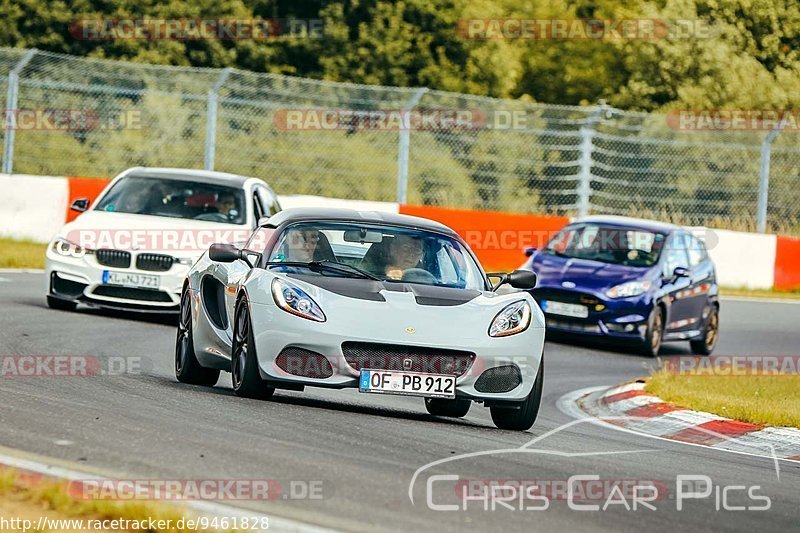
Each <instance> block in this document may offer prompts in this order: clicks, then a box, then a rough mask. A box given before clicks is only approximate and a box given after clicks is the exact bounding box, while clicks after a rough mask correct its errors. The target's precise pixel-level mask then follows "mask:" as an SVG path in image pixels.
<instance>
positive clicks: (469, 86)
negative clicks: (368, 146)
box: [0, 0, 800, 111]
mask: <svg viewBox="0 0 800 533" xmlns="http://www.w3.org/2000/svg"><path fill="white" fill-rule="evenodd" d="M142 17H153V18H179V19H180V18H213V17H217V18H228V19H230V18H241V19H252V18H280V19H281V20H288V19H292V18H298V19H322V20H323V21H324V32H323V33H324V34H323V35H322V36H321V38H306V37H303V36H298V35H285V36H281V37H277V38H272V39H267V40H247V39H244V40H227V41H226V40H186V41H165V40H133V39H131V40H124V39H123V40H99V41H92V40H81V39H76V38H74V37H73V36H72V35H71V34H70V31H69V28H70V24H71V23H73V22H74V21H76V20H79V19H126V18H142ZM474 18H481V19H487V18H525V19H575V18H598V19H605V20H618V19H658V20H663V21H668V22H669V23H671V24H672V23H674V22H675V21H678V20H681V21H684V23H687V21H689V22H691V21H699V24H701V25H702V27H704V28H706V27H708V28H712V29H713V31H712V32H711V33H710V34H708V35H701V34H699V33H695V35H694V36H686V37H683V36H670V37H666V38H659V39H652V40H648V39H633V40H622V39H618V40H580V39H578V40H575V39H567V40H553V39H536V40H514V39H505V40H504V39H487V40H478V39H465V38H464V35H463V34H461V33H459V32H458V31H457V28H458V26H459V21H464V20H467V19H474ZM0 45H4V46H16V47H28V48H30V47H36V48H39V49H42V50H49V51H54V52H63V53H69V54H74V55H81V56H90V57H104V58H113V59H122V60H129V61H136V62H146V63H158V64H169V65H191V66H201V67H225V66H236V67H239V68H242V69H247V70H253V71H257V72H273V73H283V74H291V75H298V76H307V77H313V78H318V79H325V80H331V81H349V82H355V83H364V84H379V85H396V86H424V87H430V88H432V89H440V90H445V91H452V92H465V93H469V94H476V95H485V96H494V97H501V98H509V97H511V98H523V99H525V100H529V101H538V102H547V103H556V104H592V103H595V102H596V101H598V100H599V99H605V100H607V101H608V102H609V103H610V104H611V105H614V106H616V107H618V108H621V109H634V110H646V111H652V110H660V109H665V108H671V107H703V108H712V107H743V106H747V107H770V108H785V107H788V106H797V105H798V104H799V103H800V102H798V100H800V4H798V3H797V2H795V1H793V0H777V1H776V0H635V1H629V0H547V1H543V2H542V1H533V0H524V1H520V0H402V1H389V0H343V1H341V2H322V1H320V0H303V1H292V0H223V1H219V0H197V1H194V2H184V1H183V0H167V1H163V0H120V1H118V2H107V1H105V0H74V1H71V2H65V1H63V0H0Z"/></svg>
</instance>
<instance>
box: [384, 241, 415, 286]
mask: <svg viewBox="0 0 800 533" xmlns="http://www.w3.org/2000/svg"><path fill="white" fill-rule="evenodd" d="M422 252H423V248H422V240H421V239H415V238H413V237H411V236H410V235H397V236H396V237H395V238H394V239H392V241H391V243H390V244H389V257H388V258H387V263H386V276H388V277H389V278H391V279H401V278H402V277H403V272H404V271H405V270H408V269H409V268H420V262H421V261H422Z"/></svg>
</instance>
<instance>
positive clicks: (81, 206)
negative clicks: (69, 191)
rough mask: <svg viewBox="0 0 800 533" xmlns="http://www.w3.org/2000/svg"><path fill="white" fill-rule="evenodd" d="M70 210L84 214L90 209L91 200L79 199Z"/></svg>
mask: <svg viewBox="0 0 800 533" xmlns="http://www.w3.org/2000/svg"><path fill="white" fill-rule="evenodd" d="M69 208H70V209H72V210H73V211H77V212H78V213H83V212H84V211H86V210H87V209H89V199H88V198H77V199H76V200H75V201H74V202H72V205H70V206H69Z"/></svg>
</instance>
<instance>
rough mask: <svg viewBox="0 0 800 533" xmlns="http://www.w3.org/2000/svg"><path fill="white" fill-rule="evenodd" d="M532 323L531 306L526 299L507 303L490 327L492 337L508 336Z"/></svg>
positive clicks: (523, 329)
mask: <svg viewBox="0 0 800 533" xmlns="http://www.w3.org/2000/svg"><path fill="white" fill-rule="evenodd" d="M530 323H531V306H530V305H529V304H528V302H526V301H525V300H520V301H518V302H514V303H513V304H510V305H507V306H506V307H505V308H504V309H503V310H502V311H500V312H499V313H498V314H497V316H496V317H494V320H492V325H491V327H489V336H490V337H507V336H509V335H514V334H516V333H520V332H523V331H525V330H526V329H528V326H529V325H530Z"/></svg>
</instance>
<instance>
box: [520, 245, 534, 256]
mask: <svg viewBox="0 0 800 533" xmlns="http://www.w3.org/2000/svg"><path fill="white" fill-rule="evenodd" d="M535 251H536V247H535V246H526V247H525V249H524V250H523V252H524V253H525V257H530V256H532V255H533V252H535Z"/></svg>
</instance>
